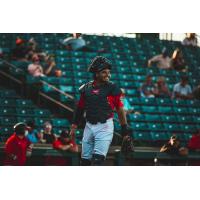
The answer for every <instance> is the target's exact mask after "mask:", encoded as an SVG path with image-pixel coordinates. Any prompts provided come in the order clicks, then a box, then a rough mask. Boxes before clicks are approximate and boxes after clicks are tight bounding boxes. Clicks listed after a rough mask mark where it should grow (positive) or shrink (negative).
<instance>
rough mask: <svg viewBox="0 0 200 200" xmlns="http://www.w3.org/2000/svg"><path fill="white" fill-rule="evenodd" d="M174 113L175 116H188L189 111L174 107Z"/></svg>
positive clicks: (184, 108)
mask: <svg viewBox="0 0 200 200" xmlns="http://www.w3.org/2000/svg"><path fill="white" fill-rule="evenodd" d="M174 111H175V113H177V114H188V113H189V110H188V109H187V108H186V107H174Z"/></svg>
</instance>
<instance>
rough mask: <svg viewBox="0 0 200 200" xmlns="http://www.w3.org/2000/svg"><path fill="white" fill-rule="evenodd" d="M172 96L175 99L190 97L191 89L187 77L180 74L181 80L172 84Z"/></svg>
mask: <svg viewBox="0 0 200 200" xmlns="http://www.w3.org/2000/svg"><path fill="white" fill-rule="evenodd" d="M172 97H173V98H175V99H192V98H193V95H192V89H191V86H190V85H189V84H188V77H187V76H182V77H181V82H179V83H177V84H175V85H174V89H173V94H172Z"/></svg>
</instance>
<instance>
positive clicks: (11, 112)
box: [0, 107, 16, 116]
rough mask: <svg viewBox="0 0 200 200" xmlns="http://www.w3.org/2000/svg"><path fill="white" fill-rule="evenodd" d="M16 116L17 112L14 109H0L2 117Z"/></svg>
mask: <svg viewBox="0 0 200 200" xmlns="http://www.w3.org/2000/svg"><path fill="white" fill-rule="evenodd" d="M15 114H16V111H15V109H14V108H7V107H6V108H4V107H0V116H1V115H2V116H10V115H11V116H13V115H15Z"/></svg>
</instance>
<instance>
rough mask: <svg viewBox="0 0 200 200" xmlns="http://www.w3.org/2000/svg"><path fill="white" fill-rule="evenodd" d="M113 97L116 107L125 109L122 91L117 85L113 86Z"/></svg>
mask: <svg viewBox="0 0 200 200" xmlns="http://www.w3.org/2000/svg"><path fill="white" fill-rule="evenodd" d="M111 95H112V97H113V98H112V99H113V104H114V107H115V108H116V109H118V108H120V107H123V103H122V101H121V96H122V92H121V89H120V88H119V87H118V86H117V85H116V84H113V85H112V92H111Z"/></svg>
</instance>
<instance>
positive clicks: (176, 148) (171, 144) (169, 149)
mask: <svg viewBox="0 0 200 200" xmlns="http://www.w3.org/2000/svg"><path fill="white" fill-rule="evenodd" d="M160 152H164V153H168V154H170V155H181V156H186V155H187V154H188V149H187V148H185V147H181V145H180V140H179V138H178V137H177V136H176V135H172V136H171V137H170V140H169V141H168V142H167V143H166V144H164V145H163V146H162V147H161V149H160Z"/></svg>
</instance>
